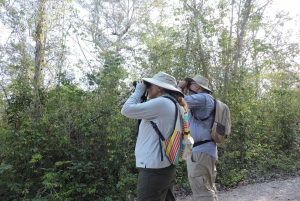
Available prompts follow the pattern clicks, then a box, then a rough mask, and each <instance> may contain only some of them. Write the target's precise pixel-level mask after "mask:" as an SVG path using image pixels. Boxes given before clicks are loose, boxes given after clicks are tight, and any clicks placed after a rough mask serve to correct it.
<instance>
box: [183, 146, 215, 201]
mask: <svg viewBox="0 0 300 201" xmlns="http://www.w3.org/2000/svg"><path fill="white" fill-rule="evenodd" d="M186 162H187V171H188V177H189V182H190V185H191V189H192V191H193V197H194V200H195V201H196V200H197V201H198V200H199V201H218V197H217V190H216V187H215V179H216V174H217V170H216V164H217V159H216V158H213V157H211V156H210V155H208V154H206V153H202V152H193V153H192V155H191V156H189V157H188V159H187V161H186Z"/></svg>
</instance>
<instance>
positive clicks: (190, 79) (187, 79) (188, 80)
mask: <svg viewBox="0 0 300 201" xmlns="http://www.w3.org/2000/svg"><path fill="white" fill-rule="evenodd" d="M184 80H185V81H187V82H196V81H195V80H194V79H193V78H190V77H186V78H184ZM196 83H197V84H199V83H198V82H196ZM199 85H200V86H201V87H202V88H203V89H206V90H208V91H210V92H212V91H211V90H210V89H209V88H207V87H206V86H203V85H201V84H199Z"/></svg>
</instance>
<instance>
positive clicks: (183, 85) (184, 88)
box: [177, 81, 188, 94]
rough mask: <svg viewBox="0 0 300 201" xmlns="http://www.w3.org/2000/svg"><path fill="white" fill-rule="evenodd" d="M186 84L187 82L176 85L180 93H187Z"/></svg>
mask: <svg viewBox="0 0 300 201" xmlns="http://www.w3.org/2000/svg"><path fill="white" fill-rule="evenodd" d="M187 84H188V83H187V81H180V82H179V83H178V85H177V88H180V90H181V91H182V93H184V94H186V93H187V92H188V89H187Z"/></svg>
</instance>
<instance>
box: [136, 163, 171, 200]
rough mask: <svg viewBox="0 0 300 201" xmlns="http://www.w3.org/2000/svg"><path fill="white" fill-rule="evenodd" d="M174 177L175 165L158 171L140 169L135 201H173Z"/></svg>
mask: <svg viewBox="0 0 300 201" xmlns="http://www.w3.org/2000/svg"><path fill="white" fill-rule="evenodd" d="M175 175H176V166H175V165H170V166H169V167H166V168H160V169H152V168H140V172H139V176H138V186H137V201H164V200H165V201H175V195H174V190H173V185H174V182H175Z"/></svg>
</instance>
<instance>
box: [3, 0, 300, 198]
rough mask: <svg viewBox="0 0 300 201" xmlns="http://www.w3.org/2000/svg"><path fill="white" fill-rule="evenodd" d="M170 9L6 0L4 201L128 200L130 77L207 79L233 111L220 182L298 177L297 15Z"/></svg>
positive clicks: (148, 1) (250, 3)
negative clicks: (293, 25)
mask: <svg viewBox="0 0 300 201" xmlns="http://www.w3.org/2000/svg"><path fill="white" fill-rule="evenodd" d="M168 2H169V1H163V0H160V1H157V0H138V1H137V0H131V1H122V0H120V1H112V0H90V1H81V0H78V1H75V2H73V1H61V2H58V1H55V0H42V1H36V0H28V1H22V2H15V1H13V2H10V1H1V0H0V25H1V26H3V27H4V28H5V29H4V30H5V33H6V32H7V34H5V36H4V37H6V38H5V41H2V40H1V52H0V55H1V57H0V58H1V59H0V61H1V62H0V75H1V83H0V89H1V93H0V97H1V99H0V103H1V105H0V199H1V200H107V201H109V200H132V199H133V198H134V196H135V193H136V182H137V173H138V170H137V168H136V167H135V158H134V148H135V140H136V131H137V120H134V119H127V118H125V117H124V116H122V115H121V114H120V110H121V107H122V105H123V103H124V101H126V99H127V97H128V96H129V95H130V94H131V93H132V91H133V90H134V88H133V87H132V86H131V83H132V81H133V80H136V79H139V78H141V77H151V76H153V75H154V74H155V73H157V72H159V71H164V72H167V73H170V74H172V75H174V76H175V77H176V79H178V80H180V79H183V78H184V77H185V76H189V75H192V76H193V75H195V74H202V75H204V76H206V77H208V78H209V80H210V83H211V86H210V87H211V88H212V89H213V91H214V96H215V97H216V98H220V99H221V100H222V101H223V102H225V103H226V104H227V105H228V106H229V107H230V110H231V116H232V133H231V135H230V137H229V139H228V140H227V141H226V142H224V143H222V144H220V145H219V161H218V175H217V183H218V187H226V186H234V185H237V184H238V183H239V182H244V181H247V182H255V181H261V180H263V179H266V178H275V177H282V176H287V175H294V174H298V173H299V170H300V162H299V160H298V159H299V157H300V125H299V121H300V102H299V97H300V88H299V86H300V79H299V77H300V76H299V75H300V74H299V70H300V69H299V52H300V51H299V44H298V43H294V42H293V41H292V40H291V38H292V37H291V36H293V32H292V31H291V30H289V31H287V32H285V31H282V28H281V27H283V26H284V23H285V22H287V21H289V20H291V19H290V18H289V16H288V15H287V14H286V13H284V12H280V13H277V14H276V15H274V16H272V17H273V18H270V16H267V14H266V13H265V11H266V10H268V9H269V8H271V4H272V2H273V1H272V0H269V1H265V2H264V4H261V2H260V1H259V0H241V1H239V2H236V1H232V2H231V1H224V0H215V1H209V2H208V1H204V0H198V1H186V0H184V1H183V0H182V1H174V2H176V3H174V4H172V5H170V4H168ZM70 41H72V42H70ZM186 174H187V173H186V165H185V163H182V164H180V165H179V166H178V168H177V178H176V183H177V185H176V190H177V192H178V191H179V192H181V193H184V192H187V193H188V192H189V191H190V190H189V189H190V187H189V184H188V180H187V175H186Z"/></svg>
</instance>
